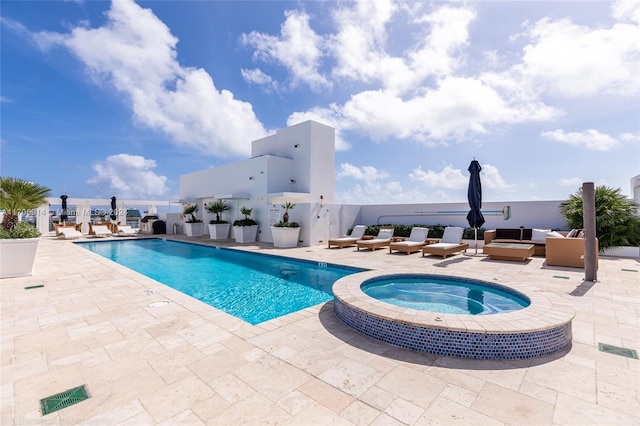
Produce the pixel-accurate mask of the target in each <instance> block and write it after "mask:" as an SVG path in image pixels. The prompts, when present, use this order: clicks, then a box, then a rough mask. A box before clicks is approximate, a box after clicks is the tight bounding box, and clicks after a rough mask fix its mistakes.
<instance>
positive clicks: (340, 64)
mask: <svg viewBox="0 0 640 426" xmlns="http://www.w3.org/2000/svg"><path fill="white" fill-rule="evenodd" d="M348 4H349V6H352V7H342V8H339V9H337V10H336V11H335V12H334V13H333V19H334V23H335V26H336V33H335V34H332V35H330V36H328V39H329V42H328V45H329V46H330V49H331V52H332V53H333V55H334V57H335V59H336V60H337V65H336V66H335V68H334V69H333V75H334V76H336V77H338V78H343V79H348V80H354V81H359V82H364V83H380V84H381V86H382V89H383V90H386V91H391V92H393V93H396V94H398V95H400V94H403V93H409V92H410V91H413V90H414V89H415V88H416V86H419V85H420V84H422V83H423V82H424V80H425V79H426V78H428V77H434V76H435V77H442V76H445V75H449V74H450V73H451V72H453V71H454V70H456V69H457V68H458V67H459V65H460V64H461V63H462V60H461V59H460V58H461V56H460V55H459V53H460V52H459V49H460V48H461V47H462V46H464V45H465V44H466V42H467V39H468V35H469V32H468V26H469V23H470V22H472V21H473V20H474V19H475V12H473V10H471V9H469V8H465V7H449V6H444V7H440V8H437V9H435V10H434V11H432V12H431V13H429V14H422V15H419V16H417V17H414V16H415V15H416V14H418V13H419V8H417V7H414V8H410V7H407V6H406V5H403V7H398V4H396V3H395V2H392V1H375V2H369V1H367V2H355V3H348ZM401 12H404V13H407V14H408V15H409V18H408V19H407V18H405V17H404V15H402V14H401ZM400 19H407V20H406V21H404V22H401V23H398V22H395V21H394V20H400ZM394 24H395V25H397V26H400V27H401V28H402V27H407V26H409V25H411V26H415V27H418V29H417V30H416V32H415V34H414V35H413V44H412V45H410V46H408V47H407V48H406V49H405V51H404V52H402V56H394V55H391V54H389V53H388V49H389V46H388V37H389V36H388V32H389V30H390V27H391V26H392V25H394Z"/></svg>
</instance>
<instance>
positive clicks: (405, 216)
mask: <svg viewBox="0 0 640 426" xmlns="http://www.w3.org/2000/svg"><path fill="white" fill-rule="evenodd" d="M562 202H563V201H513V202H483V203H482V211H483V213H484V218H485V224H484V226H483V228H485V229H495V228H518V227H520V226H524V227H525V228H544V229H567V223H566V220H565V218H564V216H562V214H560V210H559V206H560V203H562ZM507 206H508V207H509V209H510V217H509V219H505V217H504V215H503V214H501V213H499V212H500V211H502V210H504V209H505V207H507ZM468 212H469V205H468V204H467V203H436V204H384V205H363V206H362V208H361V210H360V214H359V215H358V217H357V218H356V221H357V222H358V223H361V224H364V225H381V224H389V223H392V224H395V225H415V224H424V225H444V226H447V225H451V226H463V227H468V226H469V223H468V222H467V213H468ZM493 212H495V213H493Z"/></svg>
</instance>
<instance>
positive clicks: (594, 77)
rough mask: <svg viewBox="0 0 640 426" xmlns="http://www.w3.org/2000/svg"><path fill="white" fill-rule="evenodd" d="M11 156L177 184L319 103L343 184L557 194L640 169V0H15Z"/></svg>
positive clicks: (378, 191)
mask: <svg viewBox="0 0 640 426" xmlns="http://www.w3.org/2000/svg"><path fill="white" fill-rule="evenodd" d="M0 6H1V21H0V22H1V25H0V30H1V34H0V35H1V86H0V89H1V94H0V96H1V98H0V99H1V103H0V108H1V119H2V122H1V141H0V143H1V167H2V170H1V174H2V175H3V176H14V177H19V178H23V179H27V180H31V181H34V182H37V183H39V184H43V185H46V186H48V187H50V188H51V189H52V195H53V196H59V195H62V194H66V195H68V196H70V197H91V198H97V197H103V198H109V197H111V196H112V195H115V196H117V197H118V198H130V199H131V198H133V199H158V200H176V199H177V194H178V182H179V176H180V175H181V174H185V173H189V172H192V171H196V170H201V169H204V168H207V167H213V166H217V165H221V164H226V163H229V162H235V161H239V160H243V159H246V158H247V157H248V155H249V152H250V143H251V141H252V140H254V139H258V138H260V137H263V136H265V135H268V134H271V133H273V132H275V131H276V130H277V129H280V128H283V127H286V126H289V125H292V124H296V123H298V122H300V121H304V120H307V119H314V120H316V121H319V122H322V123H325V124H328V125H331V126H333V127H335V128H336V134H337V141H336V149H337V151H336V198H337V201H338V202H343V203H353V204H376V203H385V204H386V203H417V202H462V201H466V188H467V183H468V172H467V167H468V166H469V163H470V162H471V160H472V159H473V158H476V159H477V160H478V161H479V162H480V163H481V165H482V167H483V170H482V183H483V196H484V199H485V200H487V201H509V200H562V199H566V198H567V197H568V196H569V195H570V194H573V193H575V192H576V190H577V189H578V188H579V187H580V186H581V184H582V182H585V181H590V182H595V183H596V184H597V185H607V186H611V187H614V188H621V190H622V193H623V194H625V195H629V193H630V190H629V180H630V178H631V177H632V176H635V175H637V174H639V173H640V107H639V105H640V102H639V101H640V75H639V70H640V2H636V1H618V2H594V1H586V2H579V1H571V2H542V1H540V2H526V1H518V2H515V1H514V2H434V3H427V2H413V1H412V2H393V1H385V0H377V1H375V2H351V1H345V2H333V1H310V2H305V1H299V2H286V1H257V2H248V1H235V2H232V1H151V2H150V1H140V2H133V1H131V0H118V1H116V2H113V3H110V2H102V1H40V2H39V1H2V3H1V5H0Z"/></svg>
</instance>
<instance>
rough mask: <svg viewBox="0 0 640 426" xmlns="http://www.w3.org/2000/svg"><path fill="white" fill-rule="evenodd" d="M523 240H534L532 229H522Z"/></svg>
mask: <svg viewBox="0 0 640 426" xmlns="http://www.w3.org/2000/svg"><path fill="white" fill-rule="evenodd" d="M522 239H523V240H533V234H532V229H531V228H523V229H522Z"/></svg>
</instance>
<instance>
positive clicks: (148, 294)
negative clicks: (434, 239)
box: [0, 237, 640, 425]
mask: <svg viewBox="0 0 640 426" xmlns="http://www.w3.org/2000/svg"><path fill="white" fill-rule="evenodd" d="M181 239H183V240H191V241H197V242H200V243H204V244H211V243H213V242H212V241H211V240H208V239H206V238H205V237H200V238H186V237H182V238H181ZM216 244H217V245H222V246H233V247H238V248H239V249H242V250H250V251H257V252H262V253H268V254H278V255H286V256H291V257H296V258H304V259H311V260H317V261H320V262H330V263H337V264H344V265H351V266H358V267H363V268H370V269H378V270H385V271H389V272H424V273H433V274H449V275H459V276H463V277H469V278H477V279H482V280H486V281H493V282H496V283H502V284H508V285H510V286H513V287H514V288H516V289H517V288H522V289H526V290H527V292H531V291H535V292H539V293H540V294H542V295H544V296H545V297H546V298H547V299H549V300H550V301H551V302H552V303H554V304H558V305H566V306H567V307H570V308H572V309H573V310H574V311H575V318H574V319H573V343H572V345H571V347H570V348H569V349H568V350H567V351H562V352H559V353H557V354H555V355H553V356H549V357H543V358H534V359H527V360H515V361H480V360H467V359H460V358H451V357H444V356H434V355H427V354H422V353H418V352H412V351H407V350H403V349H399V348H395V347H393V346H390V345H388V344H385V343H382V342H378V341H375V340H372V339H369V338H367V337H365V336H363V335H361V334H359V333H358V332H356V331H354V330H351V329H350V328H349V327H348V326H346V325H345V324H344V323H342V322H341V321H340V320H339V319H337V318H336V316H335V314H334V312H333V308H332V303H331V302H329V303H326V304H323V305H318V306H314V307H311V308H308V309H305V310H303V311H300V312H297V313H293V314H291V315H288V316H285V317H282V318H279V319H275V320H272V321H268V322H265V323H262V324H260V325H257V326H251V325H249V324H247V323H245V322H243V321H241V320H239V319H236V318H234V317H232V316H229V315H228V314H225V313H223V312H221V311H218V310H216V309H215V308H213V307H210V306H208V305H206V304H204V303H201V302H199V301H197V300H195V299H192V298H191V297H189V296H186V295H183V294H181V293H179V292H177V291H175V290H173V289H171V288H169V287H166V286H164V285H162V284H160V283H158V282H156V281H154V280H152V279H149V278H146V277H144V276H142V275H140V274H138V273H136V272H133V271H131V270H129V269H127V268H125V267H123V266H120V265H117V264H115V263H113V262H111V261H109V260H107V259H104V258H102V257H100V256H98V255H96V254H94V253H91V252H89V251H88V250H86V249H83V248H82V247H78V246H77V245H75V244H73V242H71V241H64V240H57V239H54V238H48V237H45V238H43V240H42V241H41V243H40V246H39V248H38V255H37V259H36V265H35V273H34V275H33V276H31V277H24V278H9V279H3V280H0V290H1V293H0V303H1V306H0V308H1V315H2V323H1V339H2V340H1V341H0V343H1V362H2V364H1V389H2V390H1V393H2V413H1V414H2V415H1V418H0V424H2V425H11V424H15V425H21V424H87V425H120V424H122V425H155V424H165V425H178V424H182V425H239V424H256V425H265V424H284V425H319V424H345V425H349V424H374V425H395V424H398V425H401V424H409V425H413V424H443V425H448V424H461V425H479V424H497V425H499V424H511V425H516V424H517V425H519V424H531V425H550V424H554V425H555V424H558V425H560V424H562V425H565V424H567V425H568V424H572V425H587V424H593V425H626V424H628V425H637V424H639V423H640V414H639V413H640V409H639V408H640V361H639V360H635V359H631V358H626V357H622V356H618V355H613V354H608V353H605V352H600V351H599V350H598V343H605V344H609V345H615V346H622V347H625V348H630V349H636V350H640V321H639V319H640V272H638V271H640V259H638V258H633V259H629V258H613V257H600V268H599V270H598V279H599V281H598V282H597V283H585V282H583V277H584V273H583V271H582V270H580V269H575V268H560V267H546V266H545V265H544V259H543V258H539V257H534V258H532V259H531V260H529V261H526V262H524V263H519V262H518V263H515V262H506V261H497V260H490V259H488V258H487V257H486V256H484V255H481V254H480V253H479V254H478V255H475V256H474V255H472V254H473V249H471V250H469V251H468V252H467V254H466V255H465V254H459V255H455V256H453V257H450V258H447V259H444V260H443V259H442V258H438V257H433V256H427V257H422V256H420V254H412V255H405V254H396V253H394V254H389V252H388V251H387V250H378V251H375V252H371V251H357V250H356V249H355V247H353V248H351V247H349V248H343V249H335V248H334V249H328V248H326V245H320V246H316V247H311V248H309V247H300V248H295V249H274V248H273V247H272V246H271V245H262V244H245V245H236V244H234V243H231V242H227V243H223V244H220V243H218V242H216ZM159 267H162V265H159ZM40 285H44V287H38V288H33V289H29V290H25V287H30V286H40ZM163 301H167V302H169V303H168V304H165V305H164V306H160V307H150V306H149V305H150V304H152V303H154V302H163ZM82 384H84V385H86V388H87V390H88V392H89V394H90V398H89V399H87V400H85V401H82V402H80V403H78V404H76V405H73V406H70V407H68V408H65V409H63V410H61V411H57V412H55V413H52V414H49V415H46V416H42V414H41V412H40V407H39V401H40V399H41V398H44V397H47V396H50V395H53V394H55V393H58V392H61V391H64V390H67V389H70V388H73V387H75V386H79V385H82Z"/></svg>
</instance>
